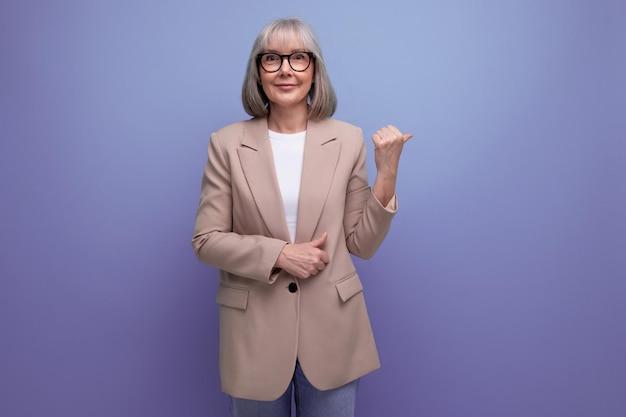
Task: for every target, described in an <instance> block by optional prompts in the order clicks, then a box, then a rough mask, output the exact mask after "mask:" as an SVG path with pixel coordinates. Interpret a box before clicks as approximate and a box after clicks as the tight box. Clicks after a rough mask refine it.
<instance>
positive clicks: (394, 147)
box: [372, 125, 413, 179]
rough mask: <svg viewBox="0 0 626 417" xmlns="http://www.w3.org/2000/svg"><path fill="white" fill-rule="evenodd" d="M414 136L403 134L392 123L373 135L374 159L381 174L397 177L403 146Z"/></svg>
mask: <svg viewBox="0 0 626 417" xmlns="http://www.w3.org/2000/svg"><path fill="white" fill-rule="evenodd" d="M412 137H413V134H412V133H407V134H403V133H402V132H400V131H399V130H398V128H397V127H395V126H392V125H388V126H387V127H383V128H382V129H379V130H378V131H377V132H376V133H374V134H373V135H372V142H374V160H375V162H376V170H377V171H378V173H379V174H382V175H384V176H385V177H390V176H391V177H393V178H394V179H395V177H396V176H397V175H398V163H399V162H400V154H401V153H402V147H403V146H404V144H405V143H406V141H407V140H409V139H411V138H412Z"/></svg>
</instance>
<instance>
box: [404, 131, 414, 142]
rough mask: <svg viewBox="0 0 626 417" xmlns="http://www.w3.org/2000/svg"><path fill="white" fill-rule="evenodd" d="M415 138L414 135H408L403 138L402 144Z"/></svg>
mask: <svg viewBox="0 0 626 417" xmlns="http://www.w3.org/2000/svg"><path fill="white" fill-rule="evenodd" d="M412 137H413V133H406V134H405V135H404V136H403V137H402V142H404V143H406V142H407V141H408V140H409V139H411V138H412Z"/></svg>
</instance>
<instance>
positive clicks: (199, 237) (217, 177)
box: [191, 133, 287, 284]
mask: <svg viewBox="0 0 626 417" xmlns="http://www.w3.org/2000/svg"><path fill="white" fill-rule="evenodd" d="M232 222H233V207H232V188H231V174H230V166H229V158H228V157H227V155H225V153H224V152H223V151H222V149H221V147H220V144H219V139H218V137H217V134H216V133H214V134H212V135H211V140H210V142H209V149H208V161H207V163H206V165H205V168H204V175H203V177H202V187H201V193H200V204H199V207H198V212H197V214H196V221H195V226H194V234H193V238H192V241H191V242H192V246H193V249H194V252H195V254H196V256H197V257H198V259H199V260H200V261H202V262H204V263H207V264H209V265H213V266H215V267H217V268H219V269H222V270H224V271H227V272H230V273H232V274H235V275H239V276H242V277H245V278H250V279H255V280H259V281H264V282H266V283H268V284H271V283H273V282H274V281H275V280H276V278H277V277H278V271H277V270H274V264H275V262H276V259H277V258H278V255H279V254H280V252H281V250H282V248H283V246H284V245H285V244H286V243H287V242H285V241H283V240H280V239H274V238H271V237H267V236H261V235H240V234H237V233H234V232H233V231H232Z"/></svg>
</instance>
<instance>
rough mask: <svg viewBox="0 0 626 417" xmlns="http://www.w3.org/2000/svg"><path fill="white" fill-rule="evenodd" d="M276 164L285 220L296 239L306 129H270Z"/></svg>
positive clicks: (293, 237) (293, 238)
mask: <svg viewBox="0 0 626 417" xmlns="http://www.w3.org/2000/svg"><path fill="white" fill-rule="evenodd" d="M269 134H270V143H271V144H272V152H273V153H274V166H275V167H276V177H277V178H278V186H279V187H280V194H281V196H282V198H283V208H284V210H285V220H286V221H287V228H288V229H289V235H290V236H291V242H294V241H295V240H296V224H297V223H298V197H299V196H300V179H301V178H302V158H303V156H304V140H305V139H306V131H304V132H298V133H278V132H274V131H273V130H270V131H269Z"/></svg>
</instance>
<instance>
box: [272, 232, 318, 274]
mask: <svg viewBox="0 0 626 417" xmlns="http://www.w3.org/2000/svg"><path fill="white" fill-rule="evenodd" d="M326 239H328V233H326V232H324V234H323V235H322V237H320V238H319V239H315V240H312V241H311V242H306V243H297V244H293V245H292V244H287V245H285V246H284V247H283V250H282V251H281V252H280V255H278V259H277V260H276V265H275V266H276V267H277V268H281V269H283V270H285V271H287V272H289V273H290V274H291V275H293V276H295V277H296V278H301V279H304V278H309V277H311V276H312V275H315V274H317V273H318V272H320V271H322V270H323V269H324V268H326V264H327V263H328V262H329V261H330V258H329V257H328V253H327V252H326V251H324V250H322V249H320V248H321V247H322V246H323V245H324V243H326Z"/></svg>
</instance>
